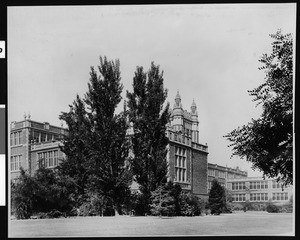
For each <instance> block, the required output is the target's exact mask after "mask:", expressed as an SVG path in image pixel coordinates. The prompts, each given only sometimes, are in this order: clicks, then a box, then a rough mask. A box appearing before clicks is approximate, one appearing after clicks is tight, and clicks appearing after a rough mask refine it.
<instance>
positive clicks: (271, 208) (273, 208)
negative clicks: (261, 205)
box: [266, 203, 279, 213]
mask: <svg viewBox="0 0 300 240" xmlns="http://www.w3.org/2000/svg"><path fill="white" fill-rule="evenodd" d="M266 210H267V212H268V213H278V212H279V208H278V207H277V206H276V205H275V204H273V203H269V204H268V205H267V207H266Z"/></svg>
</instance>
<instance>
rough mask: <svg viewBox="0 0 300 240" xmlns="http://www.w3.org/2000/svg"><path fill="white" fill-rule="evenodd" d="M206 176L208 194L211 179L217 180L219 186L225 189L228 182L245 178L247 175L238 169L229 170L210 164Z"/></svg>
mask: <svg viewBox="0 0 300 240" xmlns="http://www.w3.org/2000/svg"><path fill="white" fill-rule="evenodd" d="M207 174H208V179H207V189H208V192H209V191H210V189H211V185H212V181H213V179H217V180H218V182H219V183H220V185H221V186H223V187H226V185H227V182H228V180H230V179H236V178H237V179H239V178H246V177H247V176H248V173H247V172H246V171H242V170H240V169H239V167H236V168H229V167H224V166H220V165H217V164H212V163H208V167H207Z"/></svg>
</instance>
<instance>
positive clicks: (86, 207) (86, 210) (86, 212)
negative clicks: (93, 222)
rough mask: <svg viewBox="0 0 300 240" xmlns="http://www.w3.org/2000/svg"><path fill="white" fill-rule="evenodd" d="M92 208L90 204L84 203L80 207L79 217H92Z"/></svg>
mask: <svg viewBox="0 0 300 240" xmlns="http://www.w3.org/2000/svg"><path fill="white" fill-rule="evenodd" d="M91 208H92V205H91V204H90V203H87V202H85V203H83V204H82V205H81V206H80V207H79V213H78V215H79V216H90V210H91Z"/></svg>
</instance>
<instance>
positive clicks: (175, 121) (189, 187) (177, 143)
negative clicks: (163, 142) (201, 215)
mask: <svg viewBox="0 0 300 240" xmlns="http://www.w3.org/2000/svg"><path fill="white" fill-rule="evenodd" d="M198 125H199V121H198V112H197V106H196V104H195V102H194V101H193V103H192V105H191V111H190V112H188V111H186V110H183V108H182V104H181V98H180V95H179V93H178V92H177V95H176V97H175V104H174V107H173V109H172V110H171V117H170V122H169V124H168V126H167V132H166V135H167V137H168V138H169V145H168V150H169V151H168V156H167V161H168V164H169V169H168V177H169V180H172V181H173V182H174V183H179V184H180V185H181V187H182V189H183V190H186V191H190V192H192V193H194V194H195V195H197V196H207V156H208V146H207V145H203V144H200V143H199V129H198Z"/></svg>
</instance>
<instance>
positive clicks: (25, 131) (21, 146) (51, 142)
mask: <svg viewBox="0 0 300 240" xmlns="http://www.w3.org/2000/svg"><path fill="white" fill-rule="evenodd" d="M65 134H67V130H66V129H64V128H62V127H56V126H52V125H50V124H49V123H48V122H43V123H41V122H36V121H32V120H31V119H30V115H29V116H26V115H25V116H24V120H22V121H19V122H12V123H11V125H10V166H9V169H10V176H11V179H15V178H16V177H18V176H19V175H20V167H22V168H23V169H24V170H25V171H27V172H28V173H29V174H30V175H33V174H34V173H35V171H36V170H37V169H38V168H39V164H44V166H45V167H47V168H53V167H55V166H57V165H58V164H59V160H60V159H62V158H63V156H64V154H63V152H62V151H61V150H60V147H59V146H60V144H61V139H62V137H63V136H64V135H65Z"/></svg>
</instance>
